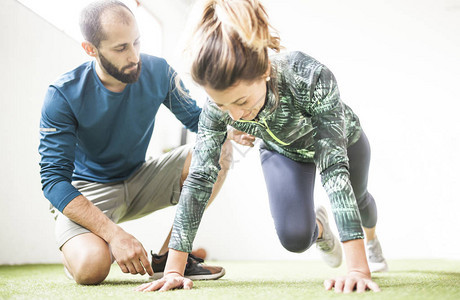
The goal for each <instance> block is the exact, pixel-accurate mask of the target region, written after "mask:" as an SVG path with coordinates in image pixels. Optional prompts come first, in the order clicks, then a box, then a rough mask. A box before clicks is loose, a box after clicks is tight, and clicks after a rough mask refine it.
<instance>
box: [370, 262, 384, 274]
mask: <svg viewBox="0 0 460 300" xmlns="http://www.w3.org/2000/svg"><path fill="white" fill-rule="evenodd" d="M369 269H370V271H371V273H384V272H388V265H387V264H386V263H369Z"/></svg>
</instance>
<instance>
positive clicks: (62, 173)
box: [39, 54, 201, 211]
mask: <svg viewBox="0 0 460 300" xmlns="http://www.w3.org/2000/svg"><path fill="white" fill-rule="evenodd" d="M141 60H142V70H141V74H140V77H139V80H138V81H137V82H135V83H132V84H128V85H127V86H126V88H125V89H124V90H123V91H122V92H121V93H116V92H112V91H109V90H108V89H106V88H105V87H104V85H103V84H102V82H101V81H100V79H99V77H98V76H97V74H96V70H95V66H96V64H95V62H94V61H92V62H86V63H84V64H82V65H80V66H79V67H77V68H76V69H74V70H72V71H70V72H68V73H66V74H64V75H62V76H61V77H60V78H59V79H58V80H57V81H56V82H55V83H54V84H52V85H50V86H49V88H48V91H47V93H46V96H45V101H44V104H43V108H42V114H41V119H40V136H41V138H40V145H39V152H40V155H41V161H40V167H41V171H40V174H41V179H42V180H41V181H42V188H43V192H44V194H45V197H46V198H47V199H48V200H49V201H50V202H51V204H52V205H53V206H54V207H56V208H57V209H58V210H60V211H62V210H63V209H64V208H65V207H66V205H67V204H68V203H69V202H70V201H71V200H72V199H74V198H75V197H77V196H78V195H80V192H79V191H78V190H77V189H75V188H74V187H73V186H72V184H71V181H72V180H87V181H94V182H115V181H121V180H124V179H127V178H128V177H129V176H130V175H131V174H133V173H134V172H135V171H136V170H137V169H138V168H139V167H140V166H141V165H142V164H143V163H144V162H145V154H146V151H147V147H148V145H149V142H150V138H151V136H152V132H153V128H154V126H155V116H156V113H157V111H158V108H159V107H160V105H161V104H164V105H165V106H166V107H168V109H169V110H170V111H171V112H172V113H173V114H174V115H175V116H176V118H177V119H179V120H180V121H181V122H182V123H183V124H184V125H185V126H186V127H187V128H188V129H190V130H191V131H193V132H197V130H198V120H199V115H200V113H201V109H200V108H199V107H198V106H197V105H196V102H195V101H194V100H193V99H190V98H188V97H185V96H184V94H183V93H181V92H180V91H179V90H178V88H177V87H176V85H175V80H174V76H175V72H174V70H173V69H172V68H171V67H170V66H169V65H168V63H167V62H166V61H165V60H164V59H161V58H157V57H154V56H149V55H146V54H141Z"/></svg>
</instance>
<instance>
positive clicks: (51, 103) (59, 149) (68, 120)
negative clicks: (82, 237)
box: [38, 86, 81, 212]
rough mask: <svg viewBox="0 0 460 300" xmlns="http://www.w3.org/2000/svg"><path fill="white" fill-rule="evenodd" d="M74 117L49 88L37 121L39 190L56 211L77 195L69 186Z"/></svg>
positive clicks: (65, 103)
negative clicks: (38, 132) (38, 130)
mask: <svg viewBox="0 0 460 300" xmlns="http://www.w3.org/2000/svg"><path fill="white" fill-rule="evenodd" d="M76 127H77V122H76V120H75V117H74V115H73V113H72V111H71V109H70V107H69V105H68V103H67V101H66V100H65V98H64V97H63V96H62V95H61V94H60V93H59V91H58V90H57V89H56V88H54V87H52V86H50V87H49V89H48V91H47V93H46V96H45V101H44V104H43V107H42V114H41V118H40V144H39V149H38V150H39V153H40V155H41V160H40V175H41V183H42V190H43V193H44V195H45V197H46V198H47V199H48V200H49V201H50V202H51V204H52V205H53V206H54V207H56V208H57V209H58V210H59V211H61V212H62V211H63V210H64V208H65V207H66V206H67V204H69V202H70V201H72V199H74V198H75V197H77V196H78V195H81V193H80V192H79V191H78V190H77V189H76V188H75V187H74V186H73V185H72V184H71V181H72V173H73V170H74V160H75V146H76V133H75V132H76Z"/></svg>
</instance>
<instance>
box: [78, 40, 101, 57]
mask: <svg viewBox="0 0 460 300" xmlns="http://www.w3.org/2000/svg"><path fill="white" fill-rule="evenodd" d="M81 46H82V47H83V50H85V52H86V54H88V55H89V56H92V57H96V56H97V48H96V47H94V45H93V44H91V43H90V42H88V41H84V42H82V43H81Z"/></svg>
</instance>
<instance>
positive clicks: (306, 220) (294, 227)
mask: <svg viewBox="0 0 460 300" xmlns="http://www.w3.org/2000/svg"><path fill="white" fill-rule="evenodd" d="M347 152H348V158H349V167H350V169H349V172H350V181H351V185H352V187H353V191H354V193H355V196H356V200H357V203H358V207H359V212H360V214H361V222H362V225H363V226H364V227H366V228H372V227H374V226H375V225H376V223H377V207H376V205H375V201H374V198H373V197H372V195H371V194H370V193H369V192H368V191H367V179H368V172H369V163H370V156H371V152H370V146H369V141H368V140H367V137H366V135H365V134H364V132H361V137H360V138H359V140H358V141H357V142H356V143H354V144H353V145H351V146H350V147H349V148H348V149H347ZM260 158H261V163H262V170H263V172H264V177H265V182H266V185H267V191H268V198H269V202H270V211H271V214H272V217H273V220H274V222H275V228H276V232H277V234H278V237H279V239H280V242H281V244H282V245H283V247H284V248H286V249H287V250H289V251H291V252H303V251H305V250H307V249H308V248H310V246H311V245H312V244H313V243H315V241H316V239H317V237H318V228H317V225H316V215H315V209H314V199H313V190H314V185H315V175H316V166H315V164H314V163H300V162H296V161H293V160H291V159H289V158H287V157H285V156H283V155H281V154H279V153H277V152H274V151H270V150H267V149H263V148H261V149H260Z"/></svg>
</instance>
